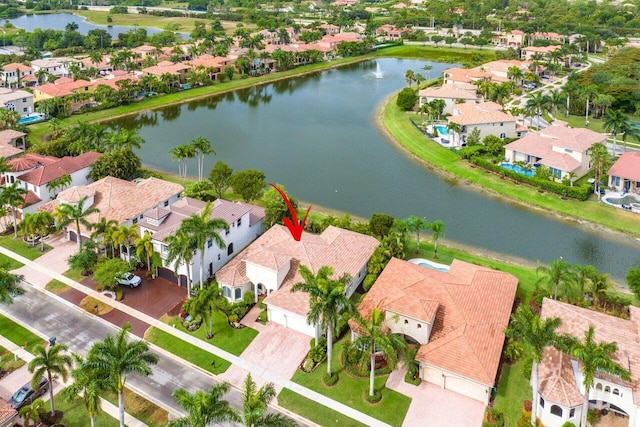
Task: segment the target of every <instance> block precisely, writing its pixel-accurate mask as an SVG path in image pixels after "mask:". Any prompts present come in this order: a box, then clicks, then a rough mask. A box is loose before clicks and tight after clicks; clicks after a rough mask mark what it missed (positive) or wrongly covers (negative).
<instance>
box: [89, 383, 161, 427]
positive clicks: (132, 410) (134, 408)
mask: <svg viewBox="0 0 640 427" xmlns="http://www.w3.org/2000/svg"><path fill="white" fill-rule="evenodd" d="M102 398H103V399H106V400H108V401H109V402H111V403H112V404H114V405H115V406H118V395H117V394H116V393H114V392H112V391H107V392H104V394H103V395H102ZM124 411H125V412H126V413H127V414H129V415H131V416H132V417H134V418H137V419H138V420H140V421H142V422H143V423H145V424H146V425H148V426H149V427H165V426H166V425H167V421H168V419H169V414H168V413H167V411H165V410H164V409H162V408H160V407H159V406H157V405H156V404H154V403H151V402H149V401H148V400H147V399H145V398H144V397H142V396H140V395H139V394H136V393H134V392H133V391H131V390H129V389H128V388H125V389H124Z"/></svg>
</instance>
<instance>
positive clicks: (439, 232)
mask: <svg viewBox="0 0 640 427" xmlns="http://www.w3.org/2000/svg"><path fill="white" fill-rule="evenodd" d="M429 228H430V229H431V238H433V254H434V255H435V256H436V258H437V255H438V239H439V238H440V237H444V230H445V229H446V227H445V225H444V223H443V222H442V221H440V220H439V219H437V220H435V221H433V222H432V223H431V224H429Z"/></svg>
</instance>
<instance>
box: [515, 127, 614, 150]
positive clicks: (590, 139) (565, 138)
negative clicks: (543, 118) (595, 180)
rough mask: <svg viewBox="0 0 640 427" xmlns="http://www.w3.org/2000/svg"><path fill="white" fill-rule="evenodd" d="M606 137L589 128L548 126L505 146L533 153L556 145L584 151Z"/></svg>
mask: <svg viewBox="0 0 640 427" xmlns="http://www.w3.org/2000/svg"><path fill="white" fill-rule="evenodd" d="M606 139H607V137H606V136H605V135H603V134H601V133H598V132H594V131H592V130H589V129H583V128H569V127H565V126H549V127H548V128H545V129H543V130H541V131H540V132H534V133H530V134H528V135H527V136H525V137H524V138H520V139H518V140H516V141H513V142H511V143H509V144H507V145H505V148H508V149H510V150H514V151H519V152H522V153H527V154H534V153H547V152H549V151H551V147H553V146H556V147H558V148H568V149H570V150H573V151H577V152H580V153H584V152H586V151H587V150H588V149H589V148H590V147H591V146H592V145H593V144H595V143H596V142H604V141H605V140H606ZM538 157H542V156H538Z"/></svg>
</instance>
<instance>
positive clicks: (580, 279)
mask: <svg viewBox="0 0 640 427" xmlns="http://www.w3.org/2000/svg"><path fill="white" fill-rule="evenodd" d="M598 275H599V273H598V269H596V268H595V267H594V266H593V265H574V266H573V277H574V279H575V283H576V286H577V288H578V289H577V290H578V299H579V300H580V301H584V293H585V290H586V289H587V288H593V284H594V279H595V277H597V276H598Z"/></svg>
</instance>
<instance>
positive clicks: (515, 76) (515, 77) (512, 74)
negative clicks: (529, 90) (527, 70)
mask: <svg viewBox="0 0 640 427" xmlns="http://www.w3.org/2000/svg"><path fill="white" fill-rule="evenodd" d="M507 77H508V78H509V79H510V80H511V81H512V82H513V84H514V85H516V86H517V85H518V82H520V81H522V79H523V78H524V71H522V69H521V68H520V67H517V66H515V65H513V66H511V67H509V68H508V69H507Z"/></svg>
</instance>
